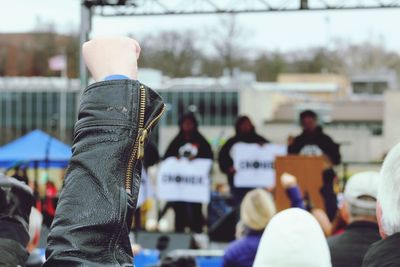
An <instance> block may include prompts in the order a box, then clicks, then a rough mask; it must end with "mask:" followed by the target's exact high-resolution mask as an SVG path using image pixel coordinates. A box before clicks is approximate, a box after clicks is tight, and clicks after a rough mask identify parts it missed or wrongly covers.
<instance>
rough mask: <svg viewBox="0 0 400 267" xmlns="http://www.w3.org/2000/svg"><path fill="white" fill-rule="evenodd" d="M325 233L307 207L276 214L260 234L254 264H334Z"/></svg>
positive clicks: (273, 266) (283, 266) (301, 266)
mask: <svg viewBox="0 0 400 267" xmlns="http://www.w3.org/2000/svg"><path fill="white" fill-rule="evenodd" d="M331 266H332V264H331V256H330V253H329V248H328V244H327V241H326V239H325V236H324V233H323V232H322V230H321V227H320V226H319V224H318V222H317V221H316V220H315V218H314V217H313V216H312V215H311V214H310V213H308V212H307V211H305V210H302V209H299V208H291V209H287V210H284V211H281V212H279V213H278V214H276V215H275V216H274V217H273V218H272V220H271V221H270V222H269V223H268V226H267V228H266V229H265V231H264V234H263V236H262V237H261V241H260V244H259V246H258V249H257V255H256V258H255V261H254V265H253V267H331Z"/></svg>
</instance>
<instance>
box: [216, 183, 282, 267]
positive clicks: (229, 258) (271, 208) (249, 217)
mask: <svg viewBox="0 0 400 267" xmlns="http://www.w3.org/2000/svg"><path fill="white" fill-rule="evenodd" d="M275 213H276V208H275V203H274V200H273V198H272V196H271V194H270V193H268V192H267V191H265V190H263V189H254V190H252V191H250V192H249V193H247V194H246V196H245V197H244V199H243V201H242V204H241V206H240V224H241V225H242V227H243V233H244V236H243V237H242V238H240V239H238V240H236V241H234V242H232V243H231V244H230V245H229V246H228V248H227V249H226V251H225V255H224V257H223V265H222V266H223V267H236V266H237V267H251V266H252V265H253V261H254V258H255V256H256V252H257V247H258V244H259V242H260V239H261V236H262V233H263V231H264V229H265V226H266V225H267V224H268V222H269V221H270V220H271V218H272V217H273V216H274V214H275Z"/></svg>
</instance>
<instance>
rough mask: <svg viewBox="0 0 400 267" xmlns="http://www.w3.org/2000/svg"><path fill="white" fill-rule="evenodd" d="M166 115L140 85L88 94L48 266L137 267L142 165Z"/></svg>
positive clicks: (109, 85)
mask: <svg viewBox="0 0 400 267" xmlns="http://www.w3.org/2000/svg"><path fill="white" fill-rule="evenodd" d="M164 109H165V108H164V104H163V102H162V100H161V98H160V96H159V95H158V94H157V93H156V92H154V91H152V90H151V89H149V88H147V87H146V86H144V85H142V84H140V83H139V82H138V81H132V80H116V81H104V82H99V83H95V84H93V85H91V86H89V87H88V88H87V89H86V90H85V91H84V92H83V94H82V96H81V103H80V109H79V118H78V122H77V123H76V125H75V136H74V141H73V146H72V151H73V155H72V158H71V161H70V163H69V166H68V170H67V172H66V177H65V180H64V187H63V189H62V192H61V195H60V199H59V203H58V206H57V209H56V214H55V218H54V221H53V224H52V226H51V230H50V234H49V236H48V246H47V249H46V256H47V261H46V263H45V264H44V266H132V265H133V260H132V250H131V246H130V242H129V238H128V233H129V230H130V225H131V221H132V216H133V214H134V210H135V206H136V202H137V195H138V190H139V185H140V173H141V162H140V160H141V158H142V156H143V155H142V153H143V149H144V146H145V142H146V140H147V136H148V134H149V132H150V131H151V129H152V128H153V127H154V126H155V124H156V122H157V121H158V119H159V118H160V116H161V114H162V113H163V111H164Z"/></svg>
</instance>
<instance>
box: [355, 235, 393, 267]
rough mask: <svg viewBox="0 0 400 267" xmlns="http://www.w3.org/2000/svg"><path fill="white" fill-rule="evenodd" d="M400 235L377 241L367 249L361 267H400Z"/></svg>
mask: <svg viewBox="0 0 400 267" xmlns="http://www.w3.org/2000/svg"><path fill="white" fill-rule="evenodd" d="M399 247H400V233H396V234H394V235H391V236H389V237H387V238H385V239H382V240H381V241H378V242H376V243H374V244H372V246H371V247H370V248H369V249H368V252H367V254H366V255H365V257H364V261H363V265H362V266H363V267H398V266H400V253H399Z"/></svg>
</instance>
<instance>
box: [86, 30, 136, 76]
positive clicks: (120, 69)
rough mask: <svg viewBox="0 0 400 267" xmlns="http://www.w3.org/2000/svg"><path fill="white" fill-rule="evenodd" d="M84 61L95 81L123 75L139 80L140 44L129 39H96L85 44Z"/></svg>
mask: <svg viewBox="0 0 400 267" xmlns="http://www.w3.org/2000/svg"><path fill="white" fill-rule="evenodd" d="M82 54H83V59H84V61H85V64H86V66H87V67H88V69H89V71H90V73H91V74H92V76H93V78H94V79H95V81H102V80H103V79H104V78H105V77H107V76H109V75H114V74H121V75H125V76H127V77H129V78H130V79H136V78H137V60H138V58H139V55H140V46H139V43H138V42H137V41H136V40H134V39H131V38H128V37H109V38H96V39H93V40H91V41H88V42H86V43H84V44H83V47H82Z"/></svg>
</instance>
